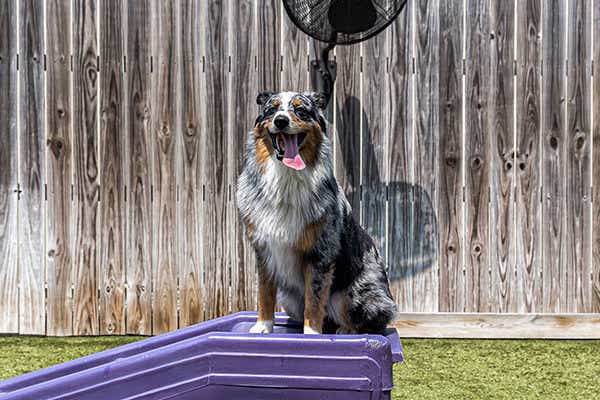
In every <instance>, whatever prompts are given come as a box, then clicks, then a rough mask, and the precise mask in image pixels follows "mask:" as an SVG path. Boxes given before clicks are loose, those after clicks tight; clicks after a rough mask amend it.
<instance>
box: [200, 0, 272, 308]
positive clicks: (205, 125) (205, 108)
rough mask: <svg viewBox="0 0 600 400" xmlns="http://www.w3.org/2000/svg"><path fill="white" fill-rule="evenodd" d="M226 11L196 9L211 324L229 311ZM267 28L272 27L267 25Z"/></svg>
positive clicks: (214, 6) (211, 6) (210, 4)
mask: <svg viewBox="0 0 600 400" xmlns="http://www.w3.org/2000/svg"><path fill="white" fill-rule="evenodd" d="M226 12H227V8H226V7H225V5H224V4H223V2H221V1H218V0H210V1H206V2H202V6H201V9H200V16H201V19H200V21H201V24H203V25H204V26H205V27H206V29H204V30H203V35H202V39H201V40H203V41H204V43H205V44H204V46H205V49H206V56H205V57H206V63H205V73H204V76H203V77H202V79H203V80H204V85H202V86H201V88H202V94H201V98H202V99H203V101H202V103H201V105H202V115H206V116H210V117H208V118H204V119H203V120H202V128H201V135H200V137H201V139H200V140H201V142H200V148H201V153H200V159H201V162H202V164H201V171H202V172H201V176H202V182H203V183H202V200H203V201H202V207H201V219H202V260H203V263H204V266H205V268H204V271H205V274H204V283H205V288H206V293H205V299H206V300H205V304H206V308H205V310H206V312H205V318H206V319H211V318H215V317H219V316H222V315H225V314H227V313H228V312H229V284H230V276H231V275H230V267H231V260H230V259H229V254H228V249H229V241H230V240H236V238H229V237H228V233H229V229H228V228H227V227H226V222H227V211H228V198H229V182H228V180H227V178H228V173H229V172H228V171H227V167H228V165H227V160H226V155H227V154H228V153H227V148H228V137H227V134H226V133H225V131H226V126H227V120H228V113H229V110H228V108H227V99H226V87H227V73H228V72H227V71H228V64H229V58H228V54H227V36H226V32H227V29H228V27H227V15H226ZM269 23H272V21H270V22H269Z"/></svg>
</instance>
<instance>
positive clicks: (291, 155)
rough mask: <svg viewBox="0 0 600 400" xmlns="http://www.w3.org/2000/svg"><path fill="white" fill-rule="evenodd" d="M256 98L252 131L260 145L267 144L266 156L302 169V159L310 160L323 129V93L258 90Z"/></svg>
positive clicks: (296, 168) (320, 139)
mask: <svg viewBox="0 0 600 400" xmlns="http://www.w3.org/2000/svg"><path fill="white" fill-rule="evenodd" d="M256 102H257V103H258V105H259V106H260V107H261V113H260V115H259V116H258V118H257V119H256V123H255V129H254V132H255V135H256V136H257V138H258V139H259V140H260V139H262V143H261V145H263V146H266V147H267V148H266V150H267V151H268V154H269V156H275V157H276V158H277V159H278V160H279V161H281V162H282V163H283V164H284V165H286V166H287V167H289V168H292V169H295V170H302V169H304V168H305V167H306V164H305V163H306V162H309V163H310V162H312V161H314V159H315V158H316V152H317V151H318V148H319V145H320V144H321V141H322V140H323V135H324V134H325V129H326V125H325V118H324V117H323V112H322V110H323V108H324V107H325V98H324V97H323V95H322V94H320V93H309V92H306V93H296V92H280V93H275V92H262V93H259V95H258V97H257V98H256ZM267 138H268V139H270V140H266V139H267Z"/></svg>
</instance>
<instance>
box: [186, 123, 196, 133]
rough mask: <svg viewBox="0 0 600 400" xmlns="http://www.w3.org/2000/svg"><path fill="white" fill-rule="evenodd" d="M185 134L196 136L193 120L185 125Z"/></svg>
mask: <svg viewBox="0 0 600 400" xmlns="http://www.w3.org/2000/svg"><path fill="white" fill-rule="evenodd" d="M186 135H187V136H189V137H193V136H196V124H195V123H193V122H191V121H190V122H189V123H188V125H187V130H186Z"/></svg>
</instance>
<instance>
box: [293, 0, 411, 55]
mask: <svg viewBox="0 0 600 400" xmlns="http://www.w3.org/2000/svg"><path fill="white" fill-rule="evenodd" d="M336 1H340V0H283V4H284V8H285V10H286V13H287V14H288V16H289V17H290V19H291V20H292V22H293V23H294V25H296V26H297V27H298V29H300V30H301V31H302V32H304V33H305V34H307V35H308V36H310V37H312V38H314V39H316V40H319V41H321V42H326V43H335V44H336V45H350V44H355V43H358V42H362V41H364V40H367V39H369V38H371V37H373V36H375V35H377V34H378V33H380V32H381V31H383V30H384V29H385V28H387V27H388V26H389V25H390V24H391V23H392V22H393V21H394V19H396V17H397V16H398V15H399V14H400V12H401V11H402V10H403V9H404V6H405V5H406V2H407V0H370V1H371V3H372V4H373V6H374V7H375V10H376V13H377V20H376V22H375V24H374V25H373V26H372V27H371V28H369V29H368V30H365V31H362V32H359V33H342V32H336V31H335V30H334V28H333V27H332V26H331V24H330V22H329V18H328V11H329V8H330V7H331V5H332V4H334V3H335V2H336Z"/></svg>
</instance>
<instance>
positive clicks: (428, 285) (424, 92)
mask: <svg viewBox="0 0 600 400" xmlns="http://www.w3.org/2000/svg"><path fill="white" fill-rule="evenodd" d="M436 5H437V4H436V2H435V1H425V0H422V1H420V2H417V3H415V7H416V8H415V20H414V22H415V49H414V52H415V54H414V57H415V81H414V86H415V88H419V89H418V90H419V93H418V95H416V93H415V97H414V119H415V124H414V126H415V131H414V167H413V181H414V187H413V190H412V192H413V193H412V206H413V207H412V208H413V209H412V228H413V234H412V235H411V236H412V237H409V243H412V244H413V246H414V250H413V251H412V258H413V260H414V261H413V274H414V278H413V296H414V297H413V299H412V301H413V307H412V308H413V310H412V311H429V312H433V311H437V310H438V287H439V282H438V265H437V262H436V244H437V233H436V223H435V218H436V217H435V210H436V209H437V208H438V206H437V204H438V189H439V183H438V175H437V172H438V152H439V148H438V144H439V137H438V134H439V107H440V102H439V97H438V95H437V93H436V92H435V90H436V89H437V88H438V87H439V82H438V78H439V75H438V71H439V67H440V64H439V58H438V48H439V13H438V12H439V7H436ZM390 114H391V115H392V116H395V115H396V113H394V112H391V113H390Z"/></svg>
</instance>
